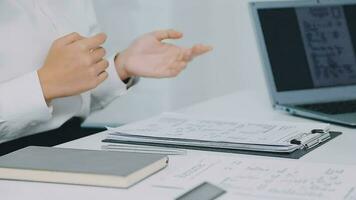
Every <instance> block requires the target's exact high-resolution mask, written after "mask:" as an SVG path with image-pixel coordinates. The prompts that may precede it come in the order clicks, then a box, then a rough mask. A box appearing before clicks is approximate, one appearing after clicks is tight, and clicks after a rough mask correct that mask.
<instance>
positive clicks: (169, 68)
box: [118, 30, 212, 78]
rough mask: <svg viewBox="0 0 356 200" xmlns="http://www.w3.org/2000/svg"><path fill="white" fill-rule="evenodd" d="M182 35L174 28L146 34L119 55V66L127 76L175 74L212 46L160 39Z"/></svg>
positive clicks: (170, 75)
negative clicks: (179, 43)
mask: <svg viewBox="0 0 356 200" xmlns="http://www.w3.org/2000/svg"><path fill="white" fill-rule="evenodd" d="M182 36H183V34H182V33H180V32H177V31H174V30H163V31H155V32H152V33H148V34H145V35H143V36H141V37H140V38H138V39H136V40H135V41H134V42H133V43H132V44H131V45H130V46H129V48H128V49H126V50H125V51H124V52H122V53H121V54H120V55H119V59H118V60H119V65H120V66H121V67H122V69H124V70H123V71H124V72H125V73H126V75H127V76H128V77H130V76H141V77H153V78H165V77H174V76H177V75H178V74H179V73H180V72H181V71H182V70H183V69H184V68H185V67H186V66H187V64H188V62H190V61H191V60H192V59H193V58H195V57H196V56H199V55H201V54H204V53H206V52H208V51H210V50H211V49H212V48H211V47H209V46H206V45H202V44H199V45H194V46H193V47H191V48H184V47H179V46H176V45H172V44H166V43H163V42H162V41H163V40H165V39H179V38H182Z"/></svg>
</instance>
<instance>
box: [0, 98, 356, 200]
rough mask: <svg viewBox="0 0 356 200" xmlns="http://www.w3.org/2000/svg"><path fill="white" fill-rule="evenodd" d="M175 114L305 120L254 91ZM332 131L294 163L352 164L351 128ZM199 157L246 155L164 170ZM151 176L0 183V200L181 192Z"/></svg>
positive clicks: (95, 138) (355, 148) (83, 142)
mask: <svg viewBox="0 0 356 200" xmlns="http://www.w3.org/2000/svg"><path fill="white" fill-rule="evenodd" d="M179 112H181V113H186V114H191V115H194V116H201V115H204V116H212V117H222V118H237V119H241V118H243V119H251V120H253V119H264V120H279V121H308V120H306V119H302V118H296V117H292V116H289V115H286V114H283V113H280V112H276V111H273V110H272V108H271V106H270V105H269V100H268V97H267V95H266V94H265V93H257V92H256V93H253V92H239V93H235V94H231V95H227V96H224V97H220V98H216V99H212V100H210V101H207V102H203V103H200V104H197V105H194V106H191V107H188V108H185V109H182V110H180V111H179ZM333 128H334V129H335V130H340V131H343V132H344V133H343V135H341V136H339V137H338V138H336V139H334V140H332V141H330V142H329V143H328V144H326V145H323V146H321V147H319V148H318V149H316V150H314V151H313V152H311V153H309V154H307V155H306V156H304V157H302V158H301V159H300V160H299V161H298V162H324V163H338V164H354V165H356V156H355V153H356V143H355V141H356V131H355V130H354V129H349V128H343V127H339V126H334V127H333ZM104 138H105V133H104V132H103V133H98V134H95V135H92V136H89V137H86V138H82V139H79V140H76V141H72V142H69V143H66V144H62V145H60V147H65V148H83V149H100V147H101V145H102V144H101V142H100V141H101V140H102V139H104ZM201 155H220V156H233V157H245V156H246V155H239V154H226V153H217V152H206V151H192V150H189V151H188V154H187V155H185V156H171V157H170V164H169V166H168V167H169V168H177V169H178V168H179V166H180V164H182V163H184V161H185V158H186V157H199V156H201ZM247 157H251V156H247ZM255 157H257V158H264V159H266V158H267V157H258V156H255ZM267 159H280V158H267ZM153 177H154V176H152V177H150V178H148V179H146V180H144V181H142V182H141V183H139V184H137V185H135V186H134V187H132V188H130V189H128V190H124V189H111V188H98V187H86V186H74V185H62V184H47V183H31V182H17V181H0V199H2V200H4V199H12V200H15V199H27V200H29V199H33V200H37V199H58V200H63V199H85V200H91V199H105V200H111V199H113V200H114V199H115V200H117V199H172V198H173V197H176V196H177V195H178V194H180V193H181V192H182V191H180V190H177V191H175V190H168V189H162V188H155V187H153V186H152V185H151V184H150V181H151V179H152V178H153ZM4 197H5V198H4ZM148 197H149V198H148Z"/></svg>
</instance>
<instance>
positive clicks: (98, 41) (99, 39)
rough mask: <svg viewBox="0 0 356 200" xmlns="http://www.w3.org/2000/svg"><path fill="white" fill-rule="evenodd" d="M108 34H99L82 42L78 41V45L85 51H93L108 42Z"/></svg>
mask: <svg viewBox="0 0 356 200" xmlns="http://www.w3.org/2000/svg"><path fill="white" fill-rule="evenodd" d="M106 38H107V36H106V34H105V33H99V34H97V35H95V36H93V37H90V38H85V39H82V40H80V41H78V45H80V47H81V48H82V49H83V50H88V51H89V50H91V49H96V48H98V47H99V46H101V45H102V44H104V42H105V41H106Z"/></svg>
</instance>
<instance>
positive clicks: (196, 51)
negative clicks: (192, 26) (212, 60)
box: [192, 44, 213, 58]
mask: <svg viewBox="0 0 356 200" xmlns="http://www.w3.org/2000/svg"><path fill="white" fill-rule="evenodd" d="M211 50H213V48H212V47H211V46H207V45H203V44H198V45H194V46H193V47H192V58H194V57H197V56H200V55H202V54H204V53H207V52H209V51H211Z"/></svg>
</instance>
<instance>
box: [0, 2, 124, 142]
mask: <svg viewBox="0 0 356 200" xmlns="http://www.w3.org/2000/svg"><path fill="white" fill-rule="evenodd" d="M99 31H100V29H99V27H98V24H97V21H96V16H95V12H94V9H93V6H92V2H91V1H90V0H1V1H0V39H1V43H0V143H2V142H6V141H9V140H13V139H16V138H19V137H22V136H26V135H30V134H34V133H39V132H43V131H47V130H51V129H55V128H58V127H60V126H61V125H62V124H63V123H64V122H66V121H67V120H68V119H70V118H72V117H74V116H80V117H86V116H88V115H89V113H90V112H91V111H93V110H96V109H100V108H103V107H104V106H105V105H107V104H108V103H110V102H111V101H112V100H113V99H115V98H116V97H118V96H120V95H123V94H124V93H125V92H126V91H127V89H126V85H125V84H124V83H123V82H122V81H121V80H120V78H119V77H118V75H117V72H116V69H115V66H114V57H113V56H111V57H108V58H107V59H108V60H109V63H110V66H109V68H108V69H107V72H108V73H109V78H108V79H107V80H106V81H104V83H102V84H101V85H100V86H99V87H97V88H96V89H94V90H91V91H89V92H86V93H83V94H81V95H78V96H72V97H66V98H59V99H55V100H53V101H52V102H51V104H50V106H48V105H47V104H46V102H45V99H44V97H43V93H42V88H41V85H40V82H39V78H38V75H37V70H38V69H39V68H41V66H42V65H43V62H44V60H45V58H46V55H47V53H48V51H49V48H50V46H51V44H52V42H53V41H54V40H55V39H57V38H59V37H62V36H64V35H66V34H69V33H72V32H78V33H79V34H81V35H83V36H92V35H94V34H95V33H97V32H99Z"/></svg>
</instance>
